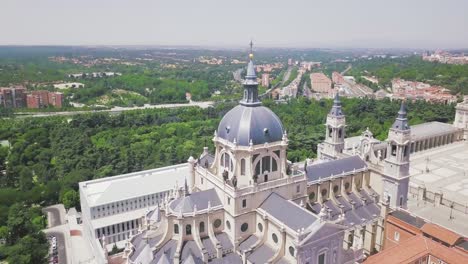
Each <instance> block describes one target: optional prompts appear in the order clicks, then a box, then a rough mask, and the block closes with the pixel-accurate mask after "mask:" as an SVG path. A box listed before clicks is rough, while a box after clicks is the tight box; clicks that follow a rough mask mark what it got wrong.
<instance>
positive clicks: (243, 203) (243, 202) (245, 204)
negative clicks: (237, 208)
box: [242, 199, 247, 208]
mask: <svg viewBox="0 0 468 264" xmlns="http://www.w3.org/2000/svg"><path fill="white" fill-rule="evenodd" d="M245 207H247V200H246V199H244V200H242V208H245Z"/></svg>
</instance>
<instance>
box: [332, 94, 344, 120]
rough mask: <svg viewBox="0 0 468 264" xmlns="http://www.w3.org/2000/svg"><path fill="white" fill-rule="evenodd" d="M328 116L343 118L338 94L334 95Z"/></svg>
mask: <svg viewBox="0 0 468 264" xmlns="http://www.w3.org/2000/svg"><path fill="white" fill-rule="evenodd" d="M329 115H331V116H343V111H342V110H341V100H340V95H339V93H338V92H336V94H335V99H334V100H333V106H332V108H331V110H330V113H329Z"/></svg>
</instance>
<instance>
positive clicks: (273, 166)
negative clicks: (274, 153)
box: [271, 158, 278, 171]
mask: <svg viewBox="0 0 468 264" xmlns="http://www.w3.org/2000/svg"><path fill="white" fill-rule="evenodd" d="M277 170H278V164H277V163H276V160H275V159H274V158H271V171H277Z"/></svg>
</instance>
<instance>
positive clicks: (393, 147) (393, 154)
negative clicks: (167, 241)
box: [392, 144, 396, 156]
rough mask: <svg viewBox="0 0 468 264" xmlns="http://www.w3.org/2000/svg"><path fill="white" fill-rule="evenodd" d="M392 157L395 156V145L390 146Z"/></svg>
mask: <svg viewBox="0 0 468 264" xmlns="http://www.w3.org/2000/svg"><path fill="white" fill-rule="evenodd" d="M392 156H396V145H394V144H392Z"/></svg>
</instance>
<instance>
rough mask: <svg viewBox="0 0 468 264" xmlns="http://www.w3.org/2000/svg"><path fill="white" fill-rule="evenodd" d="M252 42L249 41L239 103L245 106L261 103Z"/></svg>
mask: <svg viewBox="0 0 468 264" xmlns="http://www.w3.org/2000/svg"><path fill="white" fill-rule="evenodd" d="M252 52H253V41H252V40H250V54H249V60H250V61H249V63H248V65H247V74H246V75H245V80H244V98H243V99H242V100H241V101H240V103H241V104H242V105H245V106H259V105H261V104H262V103H261V102H260V100H259V99H258V82H257V73H256V72H255V65H254V63H253V53H252Z"/></svg>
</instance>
